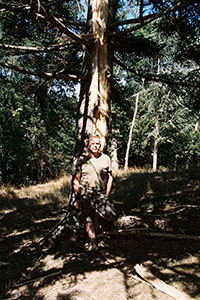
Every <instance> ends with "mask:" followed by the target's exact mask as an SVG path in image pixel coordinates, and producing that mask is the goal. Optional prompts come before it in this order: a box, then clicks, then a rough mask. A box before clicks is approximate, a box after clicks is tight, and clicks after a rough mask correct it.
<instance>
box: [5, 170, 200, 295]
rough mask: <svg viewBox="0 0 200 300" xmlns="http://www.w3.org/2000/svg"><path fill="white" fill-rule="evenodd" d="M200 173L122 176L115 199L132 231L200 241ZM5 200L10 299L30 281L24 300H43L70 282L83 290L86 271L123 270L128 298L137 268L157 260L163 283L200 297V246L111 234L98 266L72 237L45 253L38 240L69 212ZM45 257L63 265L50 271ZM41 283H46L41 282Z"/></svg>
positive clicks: (154, 267)
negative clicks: (46, 290) (48, 292)
mask: <svg viewBox="0 0 200 300" xmlns="http://www.w3.org/2000/svg"><path fill="white" fill-rule="evenodd" d="M199 174H200V169H199V168H195V169H190V170H185V171H184V172H182V171H180V172H162V173H140V174H139V173H138V174H130V175H127V176H126V177H117V178H116V179H115V184H114V188H113V194H112V200H113V202H114V203H115V206H116V207H117V210H118V214H119V215H120V216H122V215H131V216H133V222H132V223H131V224H129V225H128V226H129V227H131V228H138V227H140V228H141V227H142V228H146V229H147V230H150V231H152V232H160V233H162V232H163V233H166V232H168V233H173V234H183V235H193V236H199V235H200V224H199V223H200V220H199V208H200V190H199V187H200V185H199V178H200V176H199ZM12 197H13V195H12ZM52 197H53V195H52ZM1 200H2V201H1V202H2V208H1V230H2V234H1V244H0V261H1V262H5V263H9V264H8V265H6V264H5V265H2V266H1V267H0V273H1V274H0V277H1V283H0V291H1V293H2V295H1V298H3V299H9V298H10V297H11V291H13V289H15V288H16V290H17V292H19V291H18V289H17V287H19V285H20V284H22V285H23V283H25V282H28V284H27V288H26V289H25V290H24V291H23V292H22V293H21V294H19V295H18V298H19V299H43V298H44V297H43V295H42V294H41V295H40V292H39V291H40V289H42V288H44V287H48V286H49V287H51V285H52V284H53V283H55V282H56V281H59V280H62V278H64V277H65V276H68V278H69V280H71V282H72V283H73V284H76V281H77V280H78V278H79V276H80V274H82V275H83V276H84V274H85V272H92V271H94V270H101V271H102V270H106V269H111V268H118V269H119V270H120V272H122V273H123V274H124V278H125V283H127V284H126V289H127V293H129V294H130V293H131V292H132V291H131V288H130V286H129V284H128V278H130V276H129V274H134V266H135V265H136V264H138V263H144V262H149V261H150V262H151V264H150V269H151V271H152V273H153V274H154V275H155V276H156V277H158V278H160V279H162V280H164V281H165V282H166V283H171V282H176V281H177V282H179V281H181V282H183V285H184V287H185V292H186V293H187V294H188V295H190V296H192V297H193V298H198V297H199V296H200V287H199V276H200V267H199V258H200V252H199V249H200V248H199V246H200V241H199V240H192V239H191V240H187V239H184V238H183V239H169V238H166V237H164V235H163V237H151V236H143V235H139V234H137V235H135V234H129V235H124V236H123V235H117V234H116V235H109V234H105V235H104V236H103V237H102V236H101V238H99V241H100V242H103V246H102V247H101V249H100V250H101V253H102V261H101V263H100V264H99V265H95V264H92V263H91V261H92V259H93V257H92V253H91V252H89V251H85V250H84V248H83V244H82V242H81V241H80V242H70V243H69V239H68V237H67V236H65V237H64V238H63V239H62V240H60V241H59V242H58V243H57V244H54V245H52V246H51V247H47V248H41V249H40V248H39V247H38V244H37V241H38V237H42V236H44V235H45V234H46V233H47V232H48V231H49V230H50V229H52V228H53V227H54V226H55V225H56V224H57V222H58V220H59V219H60V218H62V217H63V216H64V214H65V209H66V208H64V210H63V208H62V207H58V206H56V205H52V204H51V205H48V204H45V205H38V203H37V199H31V201H30V202H29V203H28V205H27V201H28V200H27V199H16V202H15V204H14V202H13V201H12V206H10V202H9V199H1ZM6 203H7V204H6ZM54 204H55V202H54ZM6 205H7V206H6ZM121 228H122V229H123V225H122V227H121ZM45 256H49V257H51V259H52V260H54V261H58V260H60V261H62V264H61V265H60V266H59V265H56V266H55V267H51V268H50V269H48V270H46V269H45V264H44V261H43V258H44V257H45ZM194 258H195V259H194ZM163 270H168V271H169V272H167V273H165V272H163ZM40 277H41V280H40V281H38V280H37V281H36V279H38V278H40ZM35 282H37V284H35ZM17 292H16V293H17ZM73 293H74V292H73ZM73 293H72V294H70V293H68V292H63V293H62V292H60V293H59V295H58V296H57V299H63V300H64V299H74V297H75V296H74V294H73ZM12 296H13V294H12Z"/></svg>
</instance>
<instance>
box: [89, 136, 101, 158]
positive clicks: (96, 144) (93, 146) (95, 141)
mask: <svg viewBox="0 0 200 300" xmlns="http://www.w3.org/2000/svg"><path fill="white" fill-rule="evenodd" d="M88 148H89V151H90V152H92V153H94V154H95V153H98V152H99V151H100V148H101V140H100V137H99V136H98V135H94V136H91V137H90V138H89V142H88Z"/></svg>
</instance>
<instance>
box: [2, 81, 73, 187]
mask: <svg viewBox="0 0 200 300" xmlns="http://www.w3.org/2000/svg"><path fill="white" fill-rule="evenodd" d="M14 79H15V81H14V80H13V81H7V82H6V85H4V88H2V89H1V94H0V100H1V101H0V120H1V122H0V124H1V125H0V132H1V134H0V165H1V181H2V183H8V182H9V183H12V184H17V185H21V184H29V183H37V182H44V181H46V180H48V179H50V178H55V177H56V176H59V174H61V172H62V171H65V172H69V171H70V170H71V164H72V156H73V141H74V130H75V115H76V109H77V107H76V106H77V101H76V98H75V97H74V95H73V90H71V97H69V96H68V97H67V96H66V91H65V87H64V86H62V85H59V84H58V85H57V90H55V86H52V87H51V86H49V87H48V88H47V86H42V87H41V91H43V92H44V91H46V94H44V93H42V92H41V94H42V99H43V101H42V102H40V101H39V100H41V99H38V95H37V93H38V91H36V93H32V94H31V95H29V96H28V97H27V96H26V97H25V96H24V95H23V93H21V92H20V91H19V90H18V85H19V84H20V82H21V80H19V79H18V78H17V77H15V76H14ZM21 85H22V83H21ZM10 86H12V88H10ZM47 90H48V92H47ZM41 94H40V95H41Z"/></svg>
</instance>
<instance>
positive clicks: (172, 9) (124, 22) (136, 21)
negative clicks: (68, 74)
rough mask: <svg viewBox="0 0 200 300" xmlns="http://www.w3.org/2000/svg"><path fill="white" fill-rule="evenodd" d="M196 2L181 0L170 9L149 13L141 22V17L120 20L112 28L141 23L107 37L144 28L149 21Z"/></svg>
mask: <svg viewBox="0 0 200 300" xmlns="http://www.w3.org/2000/svg"><path fill="white" fill-rule="evenodd" d="M195 2H196V0H190V1H185V2H184V3H182V2H181V1H180V2H179V3H178V4H177V5H175V6H173V7H171V8H169V9H166V10H164V11H159V12H158V13H155V14H151V15H148V16H146V17H144V18H143V22H142V23H141V22H140V17H141V16H139V18H138V19H130V20H127V21H122V22H118V23H114V24H111V26H110V28H113V27H118V26H122V25H128V24H134V23H137V24H139V25H138V26H135V27H131V28H129V29H126V30H123V31H120V32H112V33H110V34H108V35H107V38H111V37H113V36H121V35H124V34H127V33H130V32H134V31H137V30H138V29H140V28H142V27H143V26H145V25H147V24H148V23H151V22H153V21H155V20H157V19H159V18H161V17H163V16H165V15H167V14H169V13H172V12H175V11H177V10H182V9H184V8H186V7H187V6H189V5H191V4H194V3H195Z"/></svg>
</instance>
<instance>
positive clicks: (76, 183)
mask: <svg viewBox="0 0 200 300" xmlns="http://www.w3.org/2000/svg"><path fill="white" fill-rule="evenodd" d="M80 178H81V172H80V171H78V172H76V173H75V175H74V180H73V190H74V194H75V198H76V201H75V202H74V206H75V207H76V208H79V205H78V193H79V188H80Z"/></svg>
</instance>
